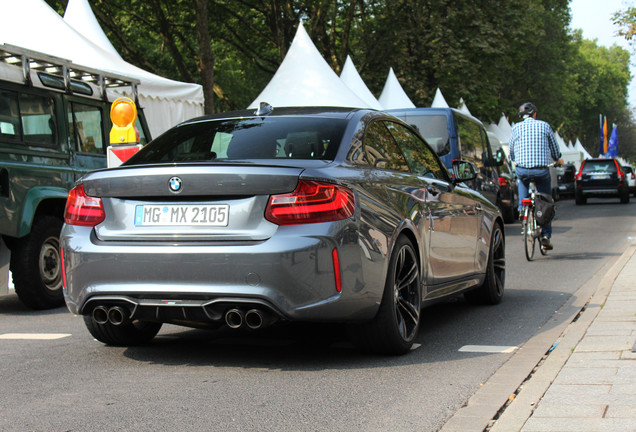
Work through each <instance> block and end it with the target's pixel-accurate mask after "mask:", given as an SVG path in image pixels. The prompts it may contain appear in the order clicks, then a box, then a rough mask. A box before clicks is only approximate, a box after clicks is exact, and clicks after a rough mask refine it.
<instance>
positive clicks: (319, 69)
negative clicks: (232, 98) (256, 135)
mask: <svg viewBox="0 0 636 432" xmlns="http://www.w3.org/2000/svg"><path fill="white" fill-rule="evenodd" d="M261 102H267V103H269V104H270V105H272V106H273V107H274V108H275V107H277V106H279V107H283V106H287V107H299V106H330V107H347V108H372V107H371V106H370V105H369V104H368V103H366V102H364V101H363V100H362V99H361V98H359V97H358V96H357V95H356V94H355V93H354V92H353V91H352V90H350V89H349V87H347V85H346V84H345V83H344V82H343V81H342V80H341V79H340V77H338V75H336V73H335V72H334V71H333V69H331V67H330V66H329V64H328V63H327V62H326V61H325V59H324V58H322V56H321V55H320V52H318V49H317V48H316V46H315V45H314V43H313V42H312V41H311V38H310V37H309V35H308V34H307V31H306V30H305V28H304V27H303V25H302V23H300V24H299V25H298V30H297V31H296V35H295V36H294V40H293V41H292V43H291V46H290V47H289V51H287V55H286V56H285V58H284V59H283V62H282V63H281V64H280V66H279V67H278V70H277V71H276V73H275V74H274V76H273V77H272V79H271V80H270V82H269V83H268V84H267V86H265V89H264V90H263V91H262V92H261V94H259V95H258V96H257V97H256V99H254V101H253V102H252V103H251V104H250V105H249V106H248V108H250V109H252V108H257V107H258V106H259V105H260V103H261Z"/></svg>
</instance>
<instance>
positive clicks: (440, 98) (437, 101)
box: [431, 87, 450, 108]
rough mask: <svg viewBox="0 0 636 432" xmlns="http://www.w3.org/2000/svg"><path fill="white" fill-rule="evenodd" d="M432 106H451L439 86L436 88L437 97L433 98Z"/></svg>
mask: <svg viewBox="0 0 636 432" xmlns="http://www.w3.org/2000/svg"><path fill="white" fill-rule="evenodd" d="M431 108H450V106H449V105H448V103H447V102H446V99H444V95H443V94H442V91H441V90H440V89H439V87H438V88H437V90H435V97H434V98H433V103H432V104H431Z"/></svg>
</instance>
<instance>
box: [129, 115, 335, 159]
mask: <svg viewBox="0 0 636 432" xmlns="http://www.w3.org/2000/svg"><path fill="white" fill-rule="evenodd" d="M346 124H347V121H346V120H344V119H333V118H322V117H321V118H318V117H264V118H262V117H259V118H247V119H229V120H228V119H220V120H203V121H200V122H196V123H190V124H186V125H182V126H178V127H175V128H173V129H171V130H169V131H167V132H166V133H164V134H163V135H161V136H160V137H158V138H157V139H155V140H154V141H152V142H151V143H149V144H148V145H147V146H146V147H144V148H143V149H142V150H141V151H139V152H138V153H137V154H136V155H134V156H133V157H131V158H130V159H129V160H128V161H127V162H126V163H125V165H137V164H149V163H162V162H185V161H213V160H243V159H320V160H333V159H334V158H335V155H336V153H337V151H338V146H339V145H340V141H341V139H342V135H343V133H344V129H345V127H346Z"/></svg>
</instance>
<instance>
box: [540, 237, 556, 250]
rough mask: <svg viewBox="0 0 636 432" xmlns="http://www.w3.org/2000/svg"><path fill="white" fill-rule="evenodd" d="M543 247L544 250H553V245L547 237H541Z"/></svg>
mask: <svg viewBox="0 0 636 432" xmlns="http://www.w3.org/2000/svg"><path fill="white" fill-rule="evenodd" d="M541 246H543V249H545V250H552V249H553V247H552V243H550V239H549V238H547V237H541Z"/></svg>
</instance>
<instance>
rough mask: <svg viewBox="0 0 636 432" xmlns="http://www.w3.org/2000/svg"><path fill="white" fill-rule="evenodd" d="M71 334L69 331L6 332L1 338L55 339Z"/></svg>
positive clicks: (0, 335)
mask: <svg viewBox="0 0 636 432" xmlns="http://www.w3.org/2000/svg"><path fill="white" fill-rule="evenodd" d="M69 336H71V335H70V334H68V333H5V334H0V339H11V340H54V339H62V338H65V337H69Z"/></svg>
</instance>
